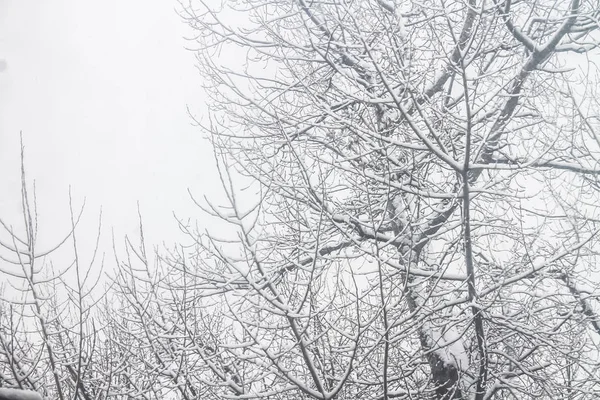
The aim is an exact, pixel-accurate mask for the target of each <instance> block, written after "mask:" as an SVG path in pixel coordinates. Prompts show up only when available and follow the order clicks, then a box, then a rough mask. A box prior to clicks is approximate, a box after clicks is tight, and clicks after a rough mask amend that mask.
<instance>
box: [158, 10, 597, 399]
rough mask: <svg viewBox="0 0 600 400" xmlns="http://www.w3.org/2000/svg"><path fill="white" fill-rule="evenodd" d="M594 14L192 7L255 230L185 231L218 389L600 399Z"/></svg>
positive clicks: (225, 155)
mask: <svg viewBox="0 0 600 400" xmlns="http://www.w3.org/2000/svg"><path fill="white" fill-rule="evenodd" d="M599 10H600V3H598V1H595V0H571V1H562V2H556V1H549V0H548V1H546V0H537V1H533V0H526V1H510V0H506V1H496V0H492V1H478V0H467V1H457V0H446V1H434V0H423V1H410V0H409V1H406V2H400V1H394V0H370V1H345V0H336V1H321V0H313V1H304V0H294V1H289V2H283V1H276V0H261V1H249V0H247V1H244V0H238V1H232V2H226V3H223V4H222V5H221V6H218V5H217V6H215V4H214V3H212V2H205V1H202V0H198V1H195V2H193V3H190V4H184V5H183V15H184V17H185V18H186V20H187V22H188V23H189V24H190V26H191V27H192V28H193V29H194V30H195V32H196V33H197V35H196V41H197V50H198V51H197V54H198V63H199V69H200V71H201V73H202V74H203V76H204V77H205V78H206V82H207V83H206V90H207V92H208V93H209V94H210V95H211V107H212V114H211V117H210V121H209V122H208V123H199V124H200V125H201V126H202V128H203V129H204V130H205V132H207V133H208V134H209V137H210V138H211V139H212V143H213V146H214V151H215V159H216V160H217V163H218V164H219V166H220V168H219V171H220V174H221V179H222V183H223V188H224V191H225V195H226V198H227V203H228V204H226V205H223V204H219V205H214V204H210V203H208V204H205V203H203V204H199V205H200V206H201V207H203V208H204V210H205V211H207V212H209V213H211V214H213V215H214V216H216V217H218V218H219V219H221V220H223V221H225V222H227V223H229V224H230V225H231V226H232V227H233V228H234V230H235V232H236V235H237V240H236V241H232V240H229V239H228V240H225V239H220V238H219V236H218V235H214V234H213V235H211V234H207V233H205V232H204V231H202V230H200V229H196V228H194V227H193V226H189V225H188V224H184V223H182V228H183V229H184V230H185V231H187V232H188V233H189V236H190V238H191V239H192V240H193V242H192V244H193V246H192V247H190V248H189V249H188V251H182V252H178V253H174V254H173V256H172V257H168V258H166V259H165V261H166V263H167V264H168V265H170V266H171V268H172V269H173V270H172V272H171V274H172V275H171V277H172V278H171V280H170V281H168V282H167V281H165V285H166V287H168V288H169V289H168V290H171V291H174V292H178V293H187V294H186V296H187V298H186V302H188V303H187V304H195V303H198V304H205V305H207V307H208V308H209V309H210V307H213V308H212V309H213V310H214V313H216V314H219V315H221V321H222V323H220V324H218V325H215V326H210V325H209V326H205V327H204V328H205V329H207V331H205V332H204V334H205V335H211V336H212V337H215V338H216V339H215V344H214V345H213V346H214V349H219V350H218V351H216V352H215V354H218V357H217V356H215V357H217V358H218V359H219V360H220V361H219V362H220V364H219V366H218V367H215V368H216V371H219V372H216V371H215V370H213V373H212V376H211V374H210V373H209V374H206V375H203V379H204V380H205V383H206V384H210V385H214V386H215V387H219V388H220V390H221V392H220V393H218V394H216V395H217V396H221V398H229V397H239V398H263V397H266V398H274V399H275V398H277V399H287V398H290V399H291V398H314V399H355V398H365V399H367V398H368V399H379V398H381V399H389V398H406V399H423V398H435V399H439V400H442V399H444V400H445V399H475V400H483V399H493V398H495V399H530V398H531V399H533V398H543V399H556V398H565V399H567V398H568V399H592V398H596V397H597V396H598V395H599V394H600V382H599V380H598V356H599V353H598V343H599V339H600V337H599V336H598V335H599V334H600V330H599V329H598V326H599V324H600V321H598V317H597V314H596V309H597V304H596V299H597V297H596V296H597V295H598V288H597V284H596V283H595V281H597V276H598V275H597V273H598V271H597V267H596V265H597V253H596V248H597V245H598V229H600V226H599V225H598V221H599V220H598V212H599V209H598V207H597V204H599V203H598V200H599V196H598V190H597V189H598V175H599V174H600V169H599V168H598V161H599V160H600V159H599V155H600V151H599V150H600V147H599V146H600V141H599V136H598V128H599V117H600V116H599V114H598V110H599V109H598V107H597V103H596V102H595V89H596V85H597V80H596V79H597V76H598V74H597V70H596V69H595V68H594V67H595V65H594V63H593V59H594V57H598V51H597V48H598V43H599V42H598V32H597V30H598V18H599V17H600V11H599ZM580 71H583V72H580ZM176 272H178V274H176ZM176 276H177V279H176V278H175V277H176ZM176 303H177V302H173V303H172V304H173V305H174V304H176ZM209 305H210V306H209ZM180 315H181V316H182V317H184V314H180ZM215 357H213V358H210V357H209V359H207V360H204V362H205V363H206V365H209V363H210V362H212V361H214V360H215ZM223 360H227V363H224V362H223ZM225 367H227V368H225Z"/></svg>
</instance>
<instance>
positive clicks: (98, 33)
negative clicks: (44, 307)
mask: <svg viewBox="0 0 600 400" xmlns="http://www.w3.org/2000/svg"><path fill="white" fill-rule="evenodd" d="M175 6H176V3H175V2H174V1H173V2H172V1H168V0H166V1H165V0H160V1H147V0H146V1H144V0H127V1H122V0H103V1H95V2H90V1H81V0H51V1H34V0H0V60H3V61H0V70H2V71H0V171H2V173H1V174H0V188H1V192H0V217H1V218H3V219H4V220H8V221H10V222H11V223H15V224H16V223H18V222H19V215H18V200H19V169H18V168H19V132H20V131H22V132H23V136H24V143H25V146H26V166H27V169H28V172H29V176H30V178H32V179H35V180H36V184H37V197H38V206H39V211H40V215H41V226H40V241H41V243H42V244H46V243H49V242H51V241H52V240H53V239H55V238H56V237H57V236H58V235H59V234H60V233H62V232H64V231H65V229H67V227H68V190H69V185H71V187H72V192H73V194H74V199H75V200H76V203H77V204H81V202H82V200H83V198H84V197H86V198H87V206H86V207H87V214H86V215H87V216H88V223H87V224H88V225H84V227H85V226H91V225H93V224H91V223H90V221H92V222H93V221H95V218H96V215H97V212H98V211H99V209H100V206H102V207H103V213H104V218H103V221H104V228H105V232H110V228H111V227H114V229H115V232H116V234H117V236H119V237H120V236H122V234H123V233H134V232H135V227H136V219H137V216H136V202H137V200H139V201H140V204H141V208H142V213H143V214H144V217H145V223H146V227H147V229H148V230H149V231H150V232H149V235H150V237H151V238H152V240H153V241H155V242H156V241H160V240H166V241H167V242H171V241H173V240H176V239H177V238H176V234H175V232H176V224H175V223H174V219H173V217H172V212H177V214H178V215H181V216H182V217H193V218H196V217H198V216H199V215H200V213H199V212H198V210H197V209H195V208H194V207H193V206H192V204H191V201H190V199H189V196H188V195H187V189H188V188H190V189H191V190H193V191H194V192H195V193H198V194H201V193H203V192H208V194H209V195H210V190H208V189H207V188H214V187H216V186H217V183H216V182H215V178H214V176H215V175H214V173H213V171H214V170H213V166H212V159H211V157H212V156H211V154H212V153H211V151H210V147H209V146H208V143H207V142H205V141H204V140H203V139H202V134H201V132H200V131H199V130H198V128H195V127H193V126H192V121H191V119H190V118H189V116H188V115H187V111H186V107H187V106H189V107H190V109H191V110H192V111H193V112H195V113H197V114H198V116H201V115H202V114H203V102H204V99H203V97H202V93H201V91H200V84H201V77H200V76H199V75H198V73H197V71H196V70H195V67H194V55H193V54H192V53H191V52H189V51H187V50H185V48H184V47H185V46H186V45H187V46H189V45H190V43H188V42H186V41H185V40H184V39H183V37H184V36H185V35H186V33H188V31H187V27H186V26H185V25H184V24H183V23H182V22H181V21H180V19H179V17H178V15H177V14H176V12H175ZM90 233H91V235H93V232H90Z"/></svg>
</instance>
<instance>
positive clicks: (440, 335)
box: [424, 327, 469, 371]
mask: <svg viewBox="0 0 600 400" xmlns="http://www.w3.org/2000/svg"><path fill="white" fill-rule="evenodd" d="M424 328H425V327H424ZM425 329H426V328H425ZM427 331H428V334H429V338H430V340H431V346H432V347H433V351H434V352H435V353H436V354H437V355H438V357H439V358H440V360H442V362H443V363H444V364H446V365H453V366H454V367H456V369H457V370H459V371H466V370H467V369H468V368H469V356H468V354H467V351H466V350H465V347H464V345H463V342H462V339H461V336H460V334H459V333H458V330H457V329H456V328H454V327H450V328H448V329H446V330H443V329H442V328H437V327H436V328H431V329H428V330H427Z"/></svg>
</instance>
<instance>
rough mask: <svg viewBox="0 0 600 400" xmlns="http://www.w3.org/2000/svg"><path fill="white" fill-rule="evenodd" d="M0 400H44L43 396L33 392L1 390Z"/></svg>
mask: <svg viewBox="0 0 600 400" xmlns="http://www.w3.org/2000/svg"><path fill="white" fill-rule="evenodd" d="M0 400H42V396H40V395H39V394H38V393H37V392H33V391H31V390H19V389H5V388H0Z"/></svg>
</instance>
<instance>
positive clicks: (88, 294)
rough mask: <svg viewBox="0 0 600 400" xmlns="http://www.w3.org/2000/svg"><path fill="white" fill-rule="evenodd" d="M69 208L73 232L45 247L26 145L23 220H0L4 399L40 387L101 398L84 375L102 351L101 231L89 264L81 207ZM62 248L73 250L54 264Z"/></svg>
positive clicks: (0, 394) (0, 389) (29, 394)
mask: <svg viewBox="0 0 600 400" xmlns="http://www.w3.org/2000/svg"><path fill="white" fill-rule="evenodd" d="M69 195H70V194H69ZM69 206H70V216H71V221H70V225H71V229H70V231H69V232H67V234H65V235H64V236H63V238H62V239H60V240H57V241H56V242H55V243H54V244H53V245H52V246H51V247H50V248H46V249H41V248H40V246H39V245H38V239H39V238H38V214H37V199H36V195H35V185H31V184H30V183H29V182H28V181H27V179H26V175H25V166H24V147H23V145H22V144H21V216H22V224H20V226H19V225H17V226H14V225H12V224H11V223H9V222H7V221H6V219H4V218H0V225H1V227H2V231H1V232H0V234H1V236H0V262H1V264H0V276H1V279H2V282H3V284H2V287H1V289H2V291H1V293H0V295H1V297H0V398H3V399H4V398H6V399H15V400H18V399H37V398H39V397H38V396H39V395H38V394H37V393H41V394H44V395H46V396H49V398H53V399H60V400H67V399H85V400H91V399H98V398H99V397H97V396H95V395H94V393H93V392H92V391H91V387H89V386H88V384H87V383H86V381H87V380H88V378H90V373H89V372H90V370H91V368H90V364H91V363H93V362H94V356H95V352H96V350H97V349H96V344H97V331H96V328H95V325H94V320H93V307H94V305H95V301H94V299H93V297H92V291H93V290H94V288H95V286H96V285H97V283H98V278H99V276H100V275H101V272H102V265H101V264H102V262H101V261H99V260H98V259H97V250H98V240H99V238H100V232H99V231H98V234H97V236H96V238H97V239H96V243H95V249H94V251H93V253H92V255H91V256H90V257H89V263H85V262H84V260H83V259H82V255H81V254H80V250H79V246H78V242H77V239H78V236H77V229H76V228H77V226H78V223H79V220H80V217H81V215H82V212H83V207H82V208H81V210H80V212H78V213H76V212H75V210H74V208H73V205H72V202H71V203H70V204H69ZM100 226H101V224H100V222H99V223H98V227H99V228H100ZM69 244H70V245H71V251H70V252H69V251H68V246H69ZM62 249H66V250H67V253H66V254H68V255H67V256H65V254H62V255H61V257H59V258H60V259H61V262H60V263H59V264H54V263H53V262H52V260H51V257H52V255H53V254H54V253H56V252H57V251H59V250H62ZM86 264H87V265H86Z"/></svg>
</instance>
